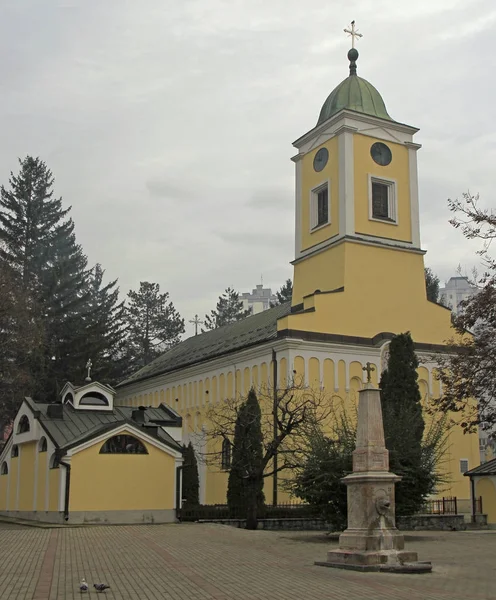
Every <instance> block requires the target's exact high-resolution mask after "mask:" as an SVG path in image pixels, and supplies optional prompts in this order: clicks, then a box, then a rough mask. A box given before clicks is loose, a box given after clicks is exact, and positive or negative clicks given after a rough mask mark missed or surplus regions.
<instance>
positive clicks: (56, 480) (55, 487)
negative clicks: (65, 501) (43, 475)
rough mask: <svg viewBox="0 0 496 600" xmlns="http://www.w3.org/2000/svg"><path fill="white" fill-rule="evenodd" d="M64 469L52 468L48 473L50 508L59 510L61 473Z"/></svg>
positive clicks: (50, 509)
mask: <svg viewBox="0 0 496 600" xmlns="http://www.w3.org/2000/svg"><path fill="white" fill-rule="evenodd" d="M61 472H62V469H61V468H59V469H50V470H49V473H48V510H49V511H52V512H54V511H58V510H59V491H60V474H61Z"/></svg>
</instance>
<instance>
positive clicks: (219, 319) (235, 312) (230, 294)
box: [203, 287, 251, 331]
mask: <svg viewBox="0 0 496 600" xmlns="http://www.w3.org/2000/svg"><path fill="white" fill-rule="evenodd" d="M250 314H251V310H250V309H249V308H248V309H246V310H245V309H244V308H243V301H242V300H240V299H239V294H238V292H236V291H235V290H234V289H233V288H231V287H228V288H227V289H226V291H225V292H224V293H223V294H222V296H219V300H218V302H217V306H216V308H215V310H211V311H210V314H209V315H205V329H204V330H203V331H205V330H209V329H217V328H218V327H222V326H223V325H229V324H230V323H235V322H236V321H240V320H241V319H245V318H246V317H248V316H249V315H250Z"/></svg>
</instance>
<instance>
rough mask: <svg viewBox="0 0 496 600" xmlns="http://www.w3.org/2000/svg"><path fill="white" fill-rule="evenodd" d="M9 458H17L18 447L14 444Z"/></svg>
mask: <svg viewBox="0 0 496 600" xmlns="http://www.w3.org/2000/svg"><path fill="white" fill-rule="evenodd" d="M10 456H11V457H12V458H17V457H18V456H19V446H18V445H17V444H14V445H13V446H12V450H11V451H10Z"/></svg>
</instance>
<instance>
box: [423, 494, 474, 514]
mask: <svg viewBox="0 0 496 600" xmlns="http://www.w3.org/2000/svg"><path fill="white" fill-rule="evenodd" d="M467 502H469V503H470V507H469V510H466V508H467V507H466V506H465V504H466V503H467ZM459 504H460V505H461V506H459ZM459 509H461V511H460V513H459V512H458V511H459ZM419 512H420V513H423V514H426V515H457V514H463V513H464V512H467V513H472V503H471V502H470V501H469V500H468V501H466V500H460V502H459V501H458V499H457V497H456V496H450V497H448V498H440V499H438V500H427V501H426V502H425V504H424V506H423V508H422V510H420V511H419ZM475 514H478V515H480V514H482V496H479V497H478V498H475Z"/></svg>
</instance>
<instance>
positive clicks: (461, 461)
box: [460, 458, 470, 473]
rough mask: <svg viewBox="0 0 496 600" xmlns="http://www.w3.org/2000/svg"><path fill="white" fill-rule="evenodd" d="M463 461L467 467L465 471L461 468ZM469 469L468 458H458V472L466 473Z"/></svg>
mask: <svg viewBox="0 0 496 600" xmlns="http://www.w3.org/2000/svg"><path fill="white" fill-rule="evenodd" d="M463 462H466V463H467V469H466V470H465V471H464V470H463V469H462V463H463ZM469 470H470V466H469V462H468V458H460V473H466V472H467V471H469Z"/></svg>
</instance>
